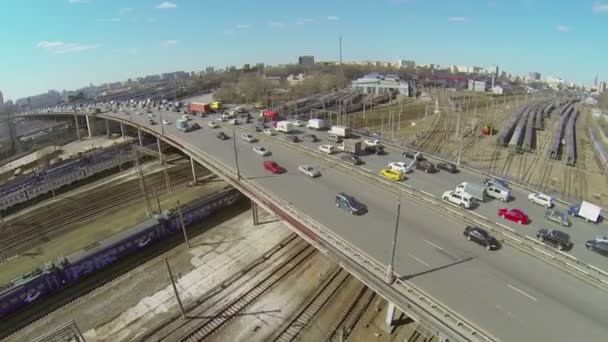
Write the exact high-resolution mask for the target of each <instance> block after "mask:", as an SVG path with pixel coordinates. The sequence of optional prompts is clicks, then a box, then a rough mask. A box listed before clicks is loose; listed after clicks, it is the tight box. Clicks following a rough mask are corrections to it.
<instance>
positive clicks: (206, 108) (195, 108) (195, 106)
mask: <svg viewBox="0 0 608 342" xmlns="http://www.w3.org/2000/svg"><path fill="white" fill-rule="evenodd" d="M188 112H190V113H192V114H208V113H211V106H210V105H209V104H208V103H202V102H190V103H189V104H188Z"/></svg>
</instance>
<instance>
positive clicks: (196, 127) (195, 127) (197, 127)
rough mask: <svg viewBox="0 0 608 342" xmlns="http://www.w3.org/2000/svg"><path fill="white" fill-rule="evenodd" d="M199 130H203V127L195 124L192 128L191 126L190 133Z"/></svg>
mask: <svg viewBox="0 0 608 342" xmlns="http://www.w3.org/2000/svg"><path fill="white" fill-rule="evenodd" d="M199 129H201V125H199V124H197V123H195V124H193V125H192V126H190V128H189V129H188V132H192V131H196V130H199Z"/></svg>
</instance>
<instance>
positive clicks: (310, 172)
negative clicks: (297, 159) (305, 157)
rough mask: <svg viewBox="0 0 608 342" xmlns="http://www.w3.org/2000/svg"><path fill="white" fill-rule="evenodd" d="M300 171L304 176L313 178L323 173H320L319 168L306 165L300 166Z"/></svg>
mask: <svg viewBox="0 0 608 342" xmlns="http://www.w3.org/2000/svg"><path fill="white" fill-rule="evenodd" d="M298 171H300V172H302V173H303V174H305V175H307V176H309V177H311V178H315V177H319V176H321V171H319V169H318V168H316V167H314V166H310V165H306V164H302V165H300V166H299V167H298Z"/></svg>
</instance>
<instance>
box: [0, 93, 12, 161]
mask: <svg viewBox="0 0 608 342" xmlns="http://www.w3.org/2000/svg"><path fill="white" fill-rule="evenodd" d="M10 137H11V134H10V126H9V120H8V112H7V111H6V110H5V106H4V98H3V96H2V91H0V152H3V151H5V150H8V149H10V146H9V145H10V142H11V140H10ZM3 158H4V157H3Z"/></svg>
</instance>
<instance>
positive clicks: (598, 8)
mask: <svg viewBox="0 0 608 342" xmlns="http://www.w3.org/2000/svg"><path fill="white" fill-rule="evenodd" d="M593 13H608V4H604V3H601V2H599V1H596V2H594V3H593Z"/></svg>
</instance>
